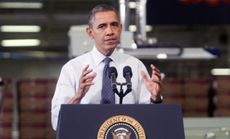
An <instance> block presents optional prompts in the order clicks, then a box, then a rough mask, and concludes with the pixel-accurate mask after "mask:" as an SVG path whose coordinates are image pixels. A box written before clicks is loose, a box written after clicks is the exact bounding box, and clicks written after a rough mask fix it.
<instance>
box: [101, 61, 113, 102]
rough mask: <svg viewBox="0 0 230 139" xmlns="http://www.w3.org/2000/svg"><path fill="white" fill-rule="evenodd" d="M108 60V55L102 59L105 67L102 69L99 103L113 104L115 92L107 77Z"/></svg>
mask: <svg viewBox="0 0 230 139" xmlns="http://www.w3.org/2000/svg"><path fill="white" fill-rule="evenodd" d="M110 61H112V60H111V59H110V58H109V57H106V58H105V59H104V60H103V62H104V63H105V67H104V70H103V80H102V93H101V104H115V93H114V92H113V90H112V85H111V80H110V78H109V63H110Z"/></svg>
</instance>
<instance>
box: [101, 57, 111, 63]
mask: <svg viewBox="0 0 230 139" xmlns="http://www.w3.org/2000/svg"><path fill="white" fill-rule="evenodd" d="M103 61H104V62H105V65H109V62H110V61H112V59H111V58H109V57H106V58H105V59H104V60H103Z"/></svg>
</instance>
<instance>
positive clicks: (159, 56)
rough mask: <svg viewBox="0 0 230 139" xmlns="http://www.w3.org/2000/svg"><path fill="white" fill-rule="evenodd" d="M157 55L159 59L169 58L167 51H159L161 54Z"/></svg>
mask: <svg viewBox="0 0 230 139" xmlns="http://www.w3.org/2000/svg"><path fill="white" fill-rule="evenodd" d="M156 57H157V59H167V58H168V55H167V54H165V53H159V54H157V56H156Z"/></svg>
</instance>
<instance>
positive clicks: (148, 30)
mask: <svg viewBox="0 0 230 139" xmlns="http://www.w3.org/2000/svg"><path fill="white" fill-rule="evenodd" d="M152 30H153V27H152V26H150V25H146V26H145V31H146V32H151V31H152ZM129 31H130V32H136V31H137V26H136V25H129Z"/></svg>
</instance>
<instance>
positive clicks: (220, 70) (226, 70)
mask: <svg viewBox="0 0 230 139" xmlns="http://www.w3.org/2000/svg"><path fill="white" fill-rule="evenodd" d="M211 74H212V75H214V76H218V75H222V76H223V75H224V76H227V75H230V69H229V68H215V69H212V70H211Z"/></svg>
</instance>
